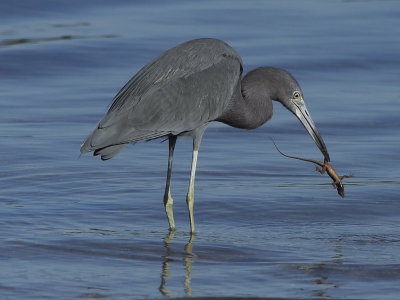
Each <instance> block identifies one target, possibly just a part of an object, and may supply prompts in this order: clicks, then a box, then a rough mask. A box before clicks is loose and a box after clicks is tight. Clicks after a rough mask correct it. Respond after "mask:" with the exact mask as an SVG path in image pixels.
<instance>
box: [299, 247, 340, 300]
mask: <svg viewBox="0 0 400 300" xmlns="http://www.w3.org/2000/svg"><path fill="white" fill-rule="evenodd" d="M342 242H343V241H342V239H339V240H338V241H337V242H336V246H335V249H334V253H335V255H334V256H333V257H332V259H331V260H329V261H327V262H322V263H319V264H314V265H308V266H307V265H304V266H299V267H298V269H300V270H304V271H306V274H308V275H310V276H312V277H314V278H315V279H314V283H315V284H316V285H317V288H316V289H315V290H314V293H313V296H314V297H322V298H331V296H330V295H329V293H330V292H331V290H332V289H337V288H339V287H340V285H339V284H337V283H335V282H333V281H332V278H330V275H329V271H330V269H332V268H333V267H334V266H337V265H341V264H343V252H342Z"/></svg>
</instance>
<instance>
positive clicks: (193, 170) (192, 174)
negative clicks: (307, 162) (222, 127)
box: [186, 126, 207, 234]
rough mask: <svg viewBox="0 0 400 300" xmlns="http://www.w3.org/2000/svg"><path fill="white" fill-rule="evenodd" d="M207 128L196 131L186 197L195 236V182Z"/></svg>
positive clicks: (191, 229) (191, 230)
mask: <svg viewBox="0 0 400 300" xmlns="http://www.w3.org/2000/svg"><path fill="white" fill-rule="evenodd" d="M206 127H207V126H203V127H200V128H198V129H197V130H196V132H195V133H194V136H193V154H192V168H191V171H190V181H189V189H188V193H187V196H186V204H187V207H188V210H189V219H190V232H191V233H192V234H193V233H194V232H195V226H194V214H193V207H194V181H195V175H196V167H197V157H198V154H199V148H200V143H201V138H202V136H203V133H204V130H205V129H206Z"/></svg>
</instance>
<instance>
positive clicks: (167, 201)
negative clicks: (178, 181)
mask: <svg viewBox="0 0 400 300" xmlns="http://www.w3.org/2000/svg"><path fill="white" fill-rule="evenodd" d="M173 206H174V200H173V199H172V196H171V192H170V191H168V192H167V193H166V194H165V195H164V207H165V213H166V214H167V219H168V224H169V230H170V231H175V221H174V209H173Z"/></svg>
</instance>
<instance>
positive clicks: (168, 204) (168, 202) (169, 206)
mask: <svg viewBox="0 0 400 300" xmlns="http://www.w3.org/2000/svg"><path fill="white" fill-rule="evenodd" d="M176 138H177V137H176V136H174V135H173V136H170V137H169V154H168V171H167V181H166V184H165V193H164V207H165V213H166V214H167V218H168V224H169V230H175V221H174V211H173V204H174V200H173V199H172V196H171V173H172V159H173V156H174V149H175V144H176Z"/></svg>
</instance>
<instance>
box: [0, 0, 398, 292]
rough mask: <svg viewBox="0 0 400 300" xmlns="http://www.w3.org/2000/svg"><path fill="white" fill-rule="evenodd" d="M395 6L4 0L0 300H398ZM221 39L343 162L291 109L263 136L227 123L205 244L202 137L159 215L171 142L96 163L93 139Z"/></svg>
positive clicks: (207, 183) (211, 184)
mask: <svg viewBox="0 0 400 300" xmlns="http://www.w3.org/2000/svg"><path fill="white" fill-rule="evenodd" d="M399 17H400V5H399V3H398V2H397V1H336V0H335V1H334V0H332V1H324V2H321V1H316V0H304V1H289V0H285V1H268V2H267V1H265V2H264V1H246V2H242V1H199V2H189V1H168V2H164V1H152V2H151V3H149V2H145V1H135V2H131V1H122V0H121V1H113V2H109V1H85V3H81V1H56V2H54V1H35V2H32V1H19V2H18V3H17V4H16V3H14V1H13V2H12V1H2V2H1V3H0V20H2V21H1V23H0V108H1V109H0V124H1V126H0V141H1V145H2V147H0V157H1V159H0V162H1V166H2V172H1V173H0V190H1V192H0V206H1V210H0V226H1V229H0V264H1V267H0V270H1V271H0V295H1V298H2V299H26V298H27V297H29V298H30V299H79V298H106V299H107V298H109V299H148V298H164V297H183V296H193V297H232V296H235V297H265V298H268V297H269V298H272V297H279V298H284V299H285V298H287V299H289V298H290V299H310V298H311V299H326V298H328V299H397V297H398V295H399V293H400V288H399V282H400V258H399V257H400V238H399V237H400V230H399V225H398V224H399V222H400V206H399V203H398V199H399V198H400V189H399V187H400V185H399V184H400V172H399V169H398V162H399V158H400V157H399V149H400V139H399V129H400V121H399V120H400V119H399V114H400V106H399V105H398V102H399V100H400V98H399V95H400V88H399V84H398V82H399V78H400V71H399V70H400V59H399V55H398V53H399V51H400V21H399V20H400V18H399ZM198 37H216V38H220V39H223V40H225V41H227V42H229V43H230V44H231V45H232V46H233V47H234V48H235V49H237V51H238V52H239V53H240V54H241V55H242V58H243V61H244V63H245V70H246V71H248V70H250V69H252V68H254V67H256V66H260V65H273V66H277V67H282V68H285V69H287V70H289V71H290V72H292V73H293V74H294V75H295V76H296V78H297V79H298V81H299V82H300V84H301V86H302V88H303V92H304V94H305V96H306V102H307V105H308V108H309V110H310V113H311V114H312V116H313V119H314V121H315V122H316V123H317V126H318V128H319V130H320V132H321V133H322V135H323V137H324V139H325V142H326V143H327V146H328V148H329V151H330V155H331V158H332V161H333V164H334V166H335V167H336V168H337V170H338V171H339V173H341V174H352V175H354V177H353V178H351V179H347V180H346V197H345V198H344V199H341V198H340V197H339V196H338V195H337V193H336V190H334V189H333V188H332V186H331V185H330V179H329V178H328V177H327V176H321V175H320V174H318V173H316V172H314V171H313V168H314V167H313V166H312V165H311V164H308V163H304V162H299V161H293V160H289V159H286V158H284V157H281V156H280V155H279V154H278V153H277V152H276V150H275V149H274V147H273V145H272V143H271V142H270V140H269V139H268V138H269V137H274V139H275V140H276V141H277V142H278V144H279V146H280V147H281V148H282V150H284V151H285V152H287V153H289V154H292V155H300V156H305V157H311V158H316V159H318V158H319V157H320V154H319V153H318V149H317V148H316V147H315V145H314V144H313V142H312V140H311V139H310V138H309V137H308V136H307V134H306V132H305V130H304V129H303V128H302V127H301V126H300V124H299V122H298V121H297V120H296V119H295V118H294V116H293V115H291V114H290V113H288V112H287V111H286V110H285V109H284V108H282V107H281V106H280V105H279V104H277V105H275V107H274V117H273V119H272V120H271V121H270V122H268V124H266V125H264V126H262V127H261V128H259V129H257V130H254V131H244V130H238V129H233V128H230V127H228V126H225V125H222V124H214V125H212V126H210V128H209V129H208V130H207V132H206V134H205V136H204V138H203V143H202V147H201V152H200V157H199V163H198V173H197V183H196V205H195V206H196V207H195V212H196V215H195V216H196V223H197V229H198V234H197V235H196V236H195V238H191V237H190V235H189V234H188V229H189V228H188V219H187V212H186V207H185V194H186V189H187V183H188V176H189V168H190V159H191V158H190V155H191V154H190V149H191V142H190V140H189V139H181V140H179V141H178V144H177V148H176V154H175V162H174V173H173V183H172V184H173V187H172V188H173V196H174V199H175V217H176V222H177V226H178V230H177V232H176V233H175V235H168V231H167V221H166V219H165V216H164V212H163V206H162V196H163V189H164V183H165V182H164V181H165V173H166V159H167V147H168V145H167V143H160V141H153V142H149V143H139V144H136V145H135V146H130V147H127V148H126V149H125V150H124V151H123V152H122V153H121V154H120V155H118V156H117V157H116V158H114V159H112V160H110V161H107V162H101V161H100V160H99V159H97V158H93V157H91V156H89V155H88V156H80V155H79V147H80V144H81V142H82V140H83V139H84V138H85V136H86V135H87V134H88V133H89V132H90V131H91V130H92V129H93V127H94V126H95V124H96V122H97V121H98V120H99V119H100V117H101V116H102V115H103V114H104V113H105V111H106V108H107V105H108V104H109V103H110V101H111V99H112V98H113V96H114V95H115V93H116V92H117V91H118V90H119V88H120V87H122V86H123V84H124V83H125V82H126V81H127V80H128V79H129V78H130V77H131V76H132V75H133V74H134V73H135V72H137V71H138V70H139V69H140V67H141V66H143V65H144V64H145V63H147V62H148V61H149V60H150V59H152V58H153V57H155V56H156V55H158V54H160V53H161V52H162V51H164V50H166V49H168V48H169V47H172V46H174V45H176V44H178V43H180V42H183V41H185V40H189V39H193V38H198Z"/></svg>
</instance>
